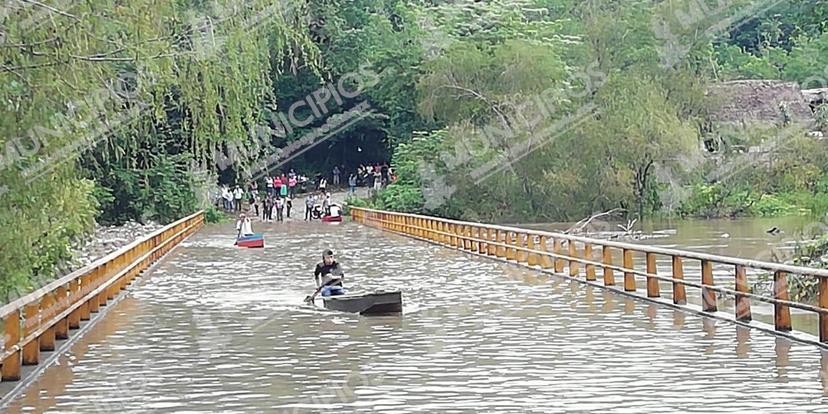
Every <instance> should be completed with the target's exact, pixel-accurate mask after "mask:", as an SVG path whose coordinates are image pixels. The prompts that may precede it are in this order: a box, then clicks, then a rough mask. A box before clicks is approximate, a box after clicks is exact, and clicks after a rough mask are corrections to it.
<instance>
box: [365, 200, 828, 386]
mask: <svg viewBox="0 0 828 414" xmlns="http://www.w3.org/2000/svg"><path fill="white" fill-rule="evenodd" d="M351 216H352V218H353V219H354V221H356V222H359V223H362V224H364V225H368V226H372V227H376V228H380V229H382V230H385V231H390V232H394V233H398V234H403V235H406V236H410V237H414V238H417V239H421V240H425V241H428V242H431V243H435V244H438V245H442V246H446V247H450V248H455V249H459V250H462V251H465V252H468V253H472V254H477V255H480V256H486V257H489V258H493V259H499V260H502V261H506V262H510V263H516V264H520V265H523V266H527V267H530V268H533V269H537V270H540V271H544V272H547V273H552V274H555V275H558V276H563V277H568V278H571V279H573V280H577V281H580V282H582V283H587V284H589V285H592V286H599V287H601V288H604V289H608V290H612V291H615V292H617V293H621V294H624V295H628V296H632V297H635V298H637V299H643V300H646V301H649V302H651V303H657V304H661V305H666V306H670V307H673V308H676V309H680V310H682V311H690V312H693V313H698V314H701V315H704V316H709V317H712V318H716V319H723V320H727V321H731V322H734V323H736V324H737V325H741V326H745V327H750V328H755V329H760V330H763V331H767V332H771V333H773V334H776V335H779V336H783V337H786V338H788V339H793V340H796V341H801V342H806V343H811V344H814V345H818V346H820V347H821V348H823V349H828V270H826V269H817V268H810V267H803V266H790V265H784V264H778V263H770V262H762V261H757V260H749V259H742V258H735V257H726V256H718V255H712V254H706V253H699V252H692V251H684V250H676V249H666V248H660V247H654V246H645V245H637V244H631V243H622V242H614V241H607V240H600V239H591V238H586V237H580V236H573V235H569V234H563V233H553V232H546V231H539V230H530V229H521V228H515V227H506V226H497V225H491V224H483V223H473V222H464V221H458V220H449V219H444V218H437V217H430V216H424V215H417V214H406V213H397V212H391V211H380V210H372V209H366V208H358V207H352V208H351ZM598 250H600V252H598ZM659 257H666V258H668V259H669V262H670V272H669V275H667V274H660V273H659V270H658V267H657V265H656V260H657V259H658V258H659ZM636 259H638V260H636ZM688 263H692V264H696V263H698V265H699V274H697V275H694V276H695V277H694V278H693V279H695V280H691V279H689V278H686V277H685V270H686V265H687V264H688ZM637 264H638V266H636V265H637ZM641 264H643V266H641ZM714 266H717V267H726V268H730V269H731V275H732V281H733V288H729V287H725V286H722V285H717V284H716V282H715V281H714V278H713V269H714ZM641 267H643V269H642V268H641ZM754 271H767V272H771V273H772V274H773V291H772V296H765V295H761V294H756V293H752V292H751V291H750V287H749V284H748V273H749V272H754ZM599 272H600V277H601V281H599ZM792 274H795V275H801V276H803V277H810V278H816V279H817V280H818V283H819V298H818V303H817V304H816V305H812V304H807V303H803V302H799V301H794V300H791V298H790V292H789V289H788V284H787V278H788V276H789V275H792ZM616 276H618V278H620V280H617V279H618V278H617V277H616ZM640 282H643V283H642V285H643V286H641V287H640V286H639V283H640ZM662 284H664V285H665V286H664V287H666V289H664V287H663V286H662ZM688 286H689V287H691V288H696V289H698V290H699V292H700V299H701V303H700V305H696V304H693V303H689V302H688V295H687V289H686V288H687V287H688ZM662 290H665V291H667V290H669V294H668V295H667V297H666V298H665V297H663V293H662ZM719 296H722V297H724V298H730V299H732V300H733V301H734V303H733V313H732V314H731V313H728V312H724V311H721V310H720V308H721V307H722V306H723V305H725V302H724V301H721V300H720V299H719ZM752 301H757V302H762V303H767V304H770V305H772V306H773V324H772V325H771V324H766V323H763V322H759V321H757V320H755V319H754V315H753V314H752V312H751V303H752ZM608 303H609V302H605V305H604V306H605V307H606V306H611V305H608ZM792 308H793V309H797V310H799V311H802V312H806V313H810V314H812V315H816V316H817V318H818V322H817V328H816V331H817V332H818V336H814V335H811V334H808V333H805V332H801V331H796V330H794V329H793V328H794V327H793V324H792V319H791V309H792ZM823 353H824V352H823ZM825 359H826V358H825V356H824V355H823V364H825ZM824 381H828V380H825V379H824Z"/></svg>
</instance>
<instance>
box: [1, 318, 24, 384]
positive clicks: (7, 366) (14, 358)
mask: <svg viewBox="0 0 828 414" xmlns="http://www.w3.org/2000/svg"><path fill="white" fill-rule="evenodd" d="M3 326H4V333H5V340H4V341H3V349H7V350H9V349H12V348H14V347H16V346H17V344H18V343H19V342H20V310H14V311H12V313H10V314H8V315H6V320H5V321H3ZM2 376H3V381H17V380H19V379H20V351H19V350H18V351H14V352H13V353H11V354H10V355H9V356H7V357H6V358H5V359H4V360H3V368H2Z"/></svg>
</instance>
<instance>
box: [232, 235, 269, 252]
mask: <svg viewBox="0 0 828 414" xmlns="http://www.w3.org/2000/svg"><path fill="white" fill-rule="evenodd" d="M236 246H238V247H248V248H256V247H264V235H262V233H256V234H250V235H247V236H241V237H239V238H238V239H236Z"/></svg>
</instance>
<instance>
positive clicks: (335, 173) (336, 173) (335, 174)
mask: <svg viewBox="0 0 828 414" xmlns="http://www.w3.org/2000/svg"><path fill="white" fill-rule="evenodd" d="M331 173H332V175H333V185H334V187H339V175H340V174H342V171H339V166H338V165H334V167H333V171H331Z"/></svg>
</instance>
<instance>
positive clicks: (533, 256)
mask: <svg viewBox="0 0 828 414" xmlns="http://www.w3.org/2000/svg"><path fill="white" fill-rule="evenodd" d="M526 248H527V249H529V250H535V235H534V234H527V235H526ZM538 263H540V258H539V257H538V254H537V253H535V252H533V251H530V252H529V256H528V257H527V258H526V264H528V265H529V266H532V267H534V266H537V265H538Z"/></svg>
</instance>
